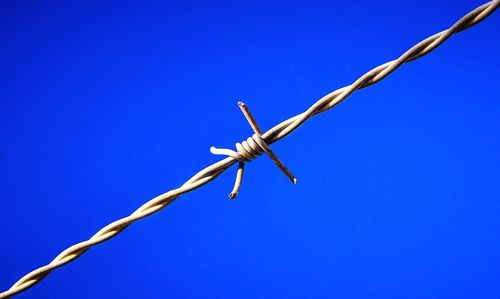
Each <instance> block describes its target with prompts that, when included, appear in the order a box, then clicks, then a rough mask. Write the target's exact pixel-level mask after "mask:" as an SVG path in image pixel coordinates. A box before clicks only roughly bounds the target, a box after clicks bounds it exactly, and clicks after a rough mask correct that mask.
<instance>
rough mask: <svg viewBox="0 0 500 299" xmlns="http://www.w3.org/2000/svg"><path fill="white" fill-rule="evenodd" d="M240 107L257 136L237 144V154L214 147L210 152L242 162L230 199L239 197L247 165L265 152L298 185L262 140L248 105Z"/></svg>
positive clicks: (254, 135) (240, 103)
mask: <svg viewBox="0 0 500 299" xmlns="http://www.w3.org/2000/svg"><path fill="white" fill-rule="evenodd" d="M238 106H240V109H241V111H242V112H243V115H244V116H245V118H246V119H247V121H248V123H249V124H250V126H251V127H252V129H253V131H254V132H255V134H253V135H252V137H249V138H248V139H247V140H245V141H243V142H242V143H236V149H237V151H236V152H235V151H233V150H230V149H224V148H216V147H214V146H212V147H211V148H210V152H211V153H212V154H214V155H224V156H229V157H232V158H234V159H236V160H238V161H239V162H240V163H239V164H238V172H237V173H236V180H235V182H234V187H233V190H232V191H231V193H230V194H229V198H230V199H233V198H235V197H236V195H238V192H239V190H240V186H241V180H242V178H243V170H244V167H245V163H247V162H250V161H252V160H253V159H255V158H257V157H258V156H259V155H260V154H262V153H263V152H265V153H266V154H268V155H269V157H270V158H271V160H273V162H274V164H276V166H278V168H279V169H281V171H283V173H284V174H285V175H286V176H287V177H288V178H289V179H290V181H292V183H294V184H297V179H296V178H295V176H294V175H293V174H292V172H291V171H290V170H288V168H286V166H285V164H283V162H281V160H280V159H279V158H278V156H276V154H275V153H274V152H273V151H272V150H271V148H270V147H269V145H268V144H267V143H266V141H265V140H264V139H262V137H261V135H262V132H261V130H260V128H259V125H258V124H257V121H255V118H254V117H253V116H252V113H250V110H249V109H248V107H247V105H246V104H245V103H243V102H238Z"/></svg>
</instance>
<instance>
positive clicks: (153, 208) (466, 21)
mask: <svg viewBox="0 0 500 299" xmlns="http://www.w3.org/2000/svg"><path fill="white" fill-rule="evenodd" d="M499 5H500V0H493V1H491V2H488V3H485V4H483V5H481V6H479V7H478V8H476V9H474V10H473V11H471V12H469V13H468V14H467V15H465V16H464V17H462V18H461V19H460V20H458V21H457V22H456V23H455V24H453V26H451V27H450V28H448V29H446V30H444V31H441V32H439V33H436V34H434V35H432V36H430V37H428V38H426V39H425V40H423V41H421V42H419V43H418V44H416V45H414V46H413V47H412V48H411V49H409V50H408V51H406V52H405V53H403V55H401V56H400V57H399V58H397V59H395V60H392V61H389V62H386V63H384V64H382V65H380V66H377V67H375V68H373V69H372V70H370V71H369V72H367V73H365V74H364V75H363V76H361V77H360V78H359V79H357V80H356V81H355V82H354V83H352V84H351V85H348V86H345V87H342V88H339V89H337V90H335V91H333V92H331V93H329V94H327V95H326V96H324V97H323V98H321V99H320V100H318V101H317V102H316V103H314V104H313V105H312V106H311V107H309V109H307V110H306V111H305V112H303V113H301V114H298V115H296V116H294V117H291V118H289V119H287V120H285V121H283V122H281V123H279V124H277V125H276V126H274V127H273V128H271V129H270V130H268V131H267V132H265V133H264V134H262V136H261V137H262V139H263V140H264V141H265V142H266V143H267V144H272V143H274V142H276V141H278V140H280V139H282V138H283V137H285V136H287V135H288V134H290V133H291V132H293V131H294V130H296V129H297V128H298V127H299V126H300V125H302V124H303V123H304V122H305V121H306V120H307V119H309V118H310V117H312V116H314V115H316V114H319V113H322V112H325V111H327V110H329V109H331V108H332V107H334V106H336V105H337V104H338V103H340V102H341V101H343V100H344V99H345V98H347V97H348V96H349V95H350V94H351V93H353V92H354V91H356V90H359V89H362V88H365V87H367V86H370V85H372V84H374V83H376V82H379V81H380V80H382V79H384V78H385V77H386V76H388V75H389V74H390V73H392V72H393V71H394V70H395V69H396V68H398V67H399V66H401V65H402V64H404V63H407V62H410V61H413V60H415V59H417V58H420V57H422V56H424V55H426V54H428V53H429V52H431V51H432V50H434V49H435V48H437V47H438V46H439V45H441V44H442V43H443V42H444V41H445V40H447V39H448V38H449V37H450V36H452V35H453V34H455V33H458V32H460V31H463V30H465V29H467V28H469V27H471V26H473V25H476V24H477V23H479V22H480V21H482V20H484V19H485V18H486V17H487V16H489V15H490V14H491V13H493V12H494V11H495V10H496V9H497V8H498V6H499ZM236 162H237V160H236V159H234V158H232V157H228V158H225V159H223V160H220V161H218V162H216V163H214V164H212V165H210V166H208V167H206V168H204V169H203V170H201V171H200V172H198V173H197V174H195V175H194V176H193V177H192V178H190V179H189V180H188V181H187V182H186V183H184V184H183V185H182V186H180V187H179V188H177V189H173V190H170V191H168V192H166V193H163V194H161V195H158V196H157V197H155V198H153V199H151V200H150V201H148V202H146V203H145V204H143V205H142V206H141V207H139V208H138V209H137V210H136V211H135V212H133V213H132V214H131V215H130V216H127V217H124V218H122V219H119V220H117V221H115V222H113V223H111V224H108V225H107V226H105V227H104V228H102V229H101V230H100V231H98V232H97V233H95V234H94V235H93V236H92V237H91V238H90V239H88V240H87V241H83V242H80V243H78V244H75V245H73V246H71V247H69V248H67V249H66V250H64V251H63V252H61V253H60V254H59V255H58V256H57V257H56V258H54V260H52V262H50V263H49V264H48V265H45V266H43V267H40V268H38V269H36V270H34V271H32V272H30V273H28V274H26V275H25V276H24V277H22V278H21V279H19V280H18V281H17V282H16V283H15V284H14V285H13V286H12V287H11V288H10V289H8V290H7V291H5V292H2V293H0V299H1V298H7V297H9V296H12V295H15V294H17V293H19V292H22V291H25V290H26V289H28V288H30V287H32V286H33V285H35V284H36V283H38V282H40V281H41V280H42V279H44V278H45V277H46V276H47V275H48V274H49V273H50V272H51V271H52V270H54V269H56V268H59V267H61V266H64V265H65V264H67V263H69V262H71V261H73V260H75V259H76V258H78V257H79V256H81V255H82V254H84V253H85V252H86V251H87V250H89V249H90V248H91V247H93V246H95V245H97V244H99V243H102V242H104V241H107V240H109V239H111V238H112V237H114V236H116V235H117V234H119V233H121V232H122V231H123V230H124V229H125V228H127V227H128V226H129V225H130V224H132V223H133V222H135V221H138V220H140V219H142V218H144V217H147V216H149V215H151V214H153V213H156V212H158V211H159V210H161V209H163V208H165V207H166V206H168V205H169V204H170V203H172V202H173V201H174V200H176V199H177V198H178V197H179V196H181V195H183V194H184V193H187V192H190V191H192V190H194V189H197V188H199V187H201V186H203V185H205V184H207V183H208V182H210V181H212V180H213V179H215V178H216V177H217V176H219V175H220V174H221V173H223V172H224V171H226V170H227V169H228V168H229V167H230V166H231V165H233V164H234V163H236Z"/></svg>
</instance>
